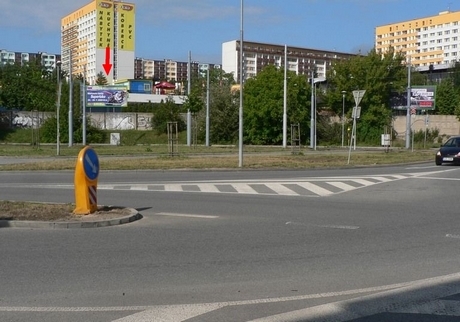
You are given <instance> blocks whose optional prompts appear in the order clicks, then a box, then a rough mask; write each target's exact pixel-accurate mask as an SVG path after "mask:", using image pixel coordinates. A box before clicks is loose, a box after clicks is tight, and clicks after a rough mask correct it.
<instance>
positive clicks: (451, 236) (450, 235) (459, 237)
mask: <svg viewBox="0 0 460 322" xmlns="http://www.w3.org/2000/svg"><path fill="white" fill-rule="evenodd" d="M446 237H447V238H456V239H460V235H453V234H446Z"/></svg>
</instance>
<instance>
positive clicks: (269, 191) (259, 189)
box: [98, 174, 416, 197]
mask: <svg viewBox="0 0 460 322" xmlns="http://www.w3.org/2000/svg"><path fill="white" fill-rule="evenodd" d="M414 176H416V174H393V175H379V176H359V177H324V178H300V179H280V180H234V181H220V180H219V181H206V182H204V181H190V182H165V183H151V184H145V183H144V184H126V183H125V184H102V185H99V186H98V189H99V190H130V191H152V192H153V191H155V192H158V191H162V192H186V193H221V194H241V195H272V196H296V197H327V196H331V195H334V194H339V193H344V192H348V191H352V190H356V189H360V188H364V187H369V186H372V185H376V184H381V183H386V182H392V181H396V180H402V179H407V178H411V177H414Z"/></svg>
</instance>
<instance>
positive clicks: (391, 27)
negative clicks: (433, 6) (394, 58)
mask: <svg viewBox="0 0 460 322" xmlns="http://www.w3.org/2000/svg"><path fill="white" fill-rule="evenodd" d="M459 24H460V11H456V12H451V11H443V12H441V13H439V14H438V15H437V16H430V17H425V18H419V19H414V20H408V21H402V22H398V23H392V24H388V25H383V26H379V27H376V28H375V49H376V50H377V51H378V52H381V53H385V52H386V51H388V49H389V48H390V46H391V47H393V48H394V49H395V50H396V51H400V52H403V53H404V54H406V56H409V57H410V60H411V64H412V66H414V67H418V68H417V69H418V70H427V69H428V68H429V66H433V67H434V69H442V68H448V67H450V66H451V65H452V64H453V63H455V62H457V61H458V59H459V58H460V46H459V45H460V42H459V40H460V38H459V37H460V25H459Z"/></svg>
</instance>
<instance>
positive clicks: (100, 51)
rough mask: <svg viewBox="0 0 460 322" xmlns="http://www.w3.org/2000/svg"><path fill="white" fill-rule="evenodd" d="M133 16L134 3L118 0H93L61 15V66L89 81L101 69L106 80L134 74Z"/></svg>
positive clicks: (134, 12)
mask: <svg viewBox="0 0 460 322" xmlns="http://www.w3.org/2000/svg"><path fill="white" fill-rule="evenodd" d="M135 18H136V7H135V5H134V4H133V3H127V2H122V1H117V0H93V1H91V2H90V3H88V4H87V5H85V6H83V7H81V8H80V9H78V10H76V11H74V12H72V13H70V14H68V15H66V16H65V17H63V18H62V19H61V57H62V69H63V70H65V71H67V72H69V70H71V73H72V74H73V75H80V74H81V75H86V79H87V81H88V83H89V84H90V85H94V84H95V82H96V79H97V75H98V74H99V73H101V72H102V73H103V74H104V75H105V76H106V78H107V80H108V82H109V84H111V83H113V82H115V81H117V80H121V79H132V78H134V58H135V55H134V49H135V20H136V19H135Z"/></svg>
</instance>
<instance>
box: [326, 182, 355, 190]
mask: <svg viewBox="0 0 460 322" xmlns="http://www.w3.org/2000/svg"><path fill="white" fill-rule="evenodd" d="M328 184H330V185H331V186H334V187H336V188H339V189H341V190H343V191H350V190H354V189H356V187H353V186H351V185H349V184H346V183H345V182H340V181H331V182H329V181H328Z"/></svg>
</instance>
